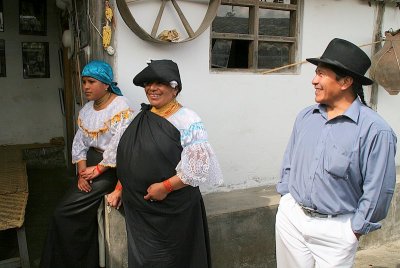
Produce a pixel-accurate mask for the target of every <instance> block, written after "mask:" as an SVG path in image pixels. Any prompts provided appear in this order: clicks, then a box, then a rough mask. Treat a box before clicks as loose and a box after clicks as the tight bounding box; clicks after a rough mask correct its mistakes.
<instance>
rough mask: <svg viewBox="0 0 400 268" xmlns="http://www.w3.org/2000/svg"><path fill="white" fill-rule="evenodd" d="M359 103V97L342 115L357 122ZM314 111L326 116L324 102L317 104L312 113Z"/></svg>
mask: <svg viewBox="0 0 400 268" xmlns="http://www.w3.org/2000/svg"><path fill="white" fill-rule="evenodd" d="M361 105H362V104H361V101H360V99H359V98H356V99H355V100H354V101H353V103H352V104H351V105H350V107H349V108H348V109H347V110H346V111H345V112H344V114H343V115H342V116H346V117H348V118H349V119H351V120H352V121H354V122H355V123H357V122H358V118H359V116H360V109H361ZM315 112H318V113H320V114H322V115H323V116H324V117H325V118H326V106H325V105H324V104H318V105H317V106H316V107H315V108H314V110H313V113H315Z"/></svg>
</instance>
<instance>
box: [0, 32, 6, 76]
mask: <svg viewBox="0 0 400 268" xmlns="http://www.w3.org/2000/svg"><path fill="white" fill-rule="evenodd" d="M5 46H6V42H5V40H4V39H0V77H6V76H7V73H6V47H5Z"/></svg>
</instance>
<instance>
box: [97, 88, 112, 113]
mask: <svg viewBox="0 0 400 268" xmlns="http://www.w3.org/2000/svg"><path fill="white" fill-rule="evenodd" d="M110 98H111V92H110V91H108V94H104V96H103V97H101V98H100V99H97V100H95V101H94V103H93V108H94V109H95V110H100V108H101V106H102V105H104V104H105V103H107V102H108V100H109V99H110Z"/></svg>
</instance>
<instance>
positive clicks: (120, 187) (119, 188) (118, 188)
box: [115, 181, 122, 191]
mask: <svg viewBox="0 0 400 268" xmlns="http://www.w3.org/2000/svg"><path fill="white" fill-rule="evenodd" d="M115 190H119V191H122V185H121V183H120V182H119V181H118V183H117V185H116V186H115Z"/></svg>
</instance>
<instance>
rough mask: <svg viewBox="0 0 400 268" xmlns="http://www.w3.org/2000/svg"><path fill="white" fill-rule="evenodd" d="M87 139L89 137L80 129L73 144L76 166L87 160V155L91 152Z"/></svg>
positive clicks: (73, 156)
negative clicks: (86, 143)
mask: <svg viewBox="0 0 400 268" xmlns="http://www.w3.org/2000/svg"><path fill="white" fill-rule="evenodd" d="M86 138H87V137H86V136H85V135H83V133H82V130H81V129H80V128H78V131H77V132H76V134H75V137H74V141H73V143H72V152H71V156H72V164H76V163H78V162H79V161H81V160H86V153H87V151H88V150H89V148H88V146H86V145H85V139H86Z"/></svg>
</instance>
